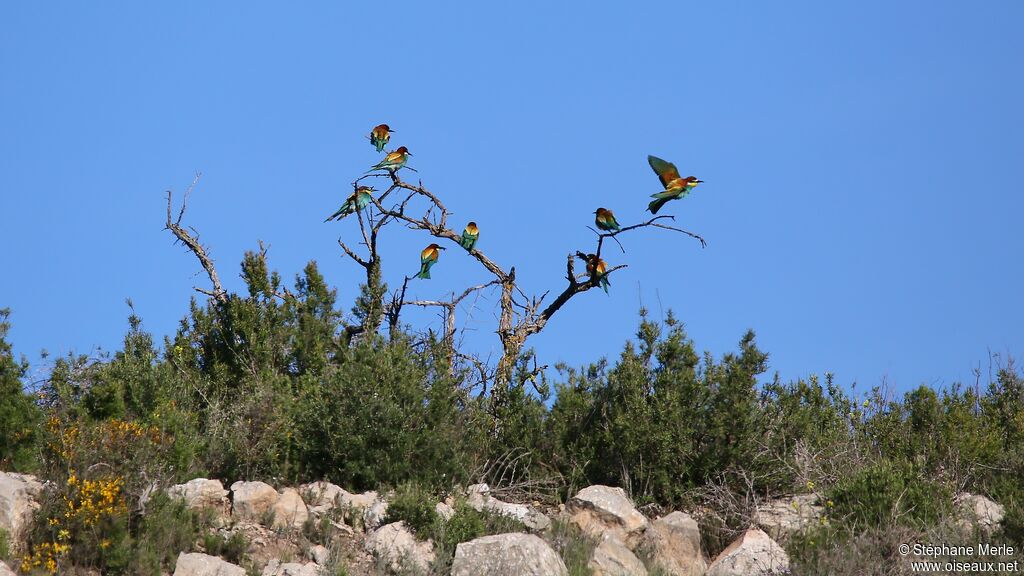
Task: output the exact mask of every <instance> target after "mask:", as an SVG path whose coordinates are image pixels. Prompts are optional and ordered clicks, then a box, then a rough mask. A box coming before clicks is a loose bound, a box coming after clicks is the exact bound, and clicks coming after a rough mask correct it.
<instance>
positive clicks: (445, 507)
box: [434, 502, 455, 522]
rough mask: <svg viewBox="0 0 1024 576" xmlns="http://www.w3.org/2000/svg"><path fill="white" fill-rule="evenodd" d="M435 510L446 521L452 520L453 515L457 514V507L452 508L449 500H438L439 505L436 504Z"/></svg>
mask: <svg viewBox="0 0 1024 576" xmlns="http://www.w3.org/2000/svg"><path fill="white" fill-rule="evenodd" d="M434 511H435V512H437V515H438V516H440V517H441V519H442V520H444V521H445V522H447V521H449V520H451V519H452V516H455V508H452V507H451V505H449V504H448V503H447V502H438V503H437V506H434Z"/></svg>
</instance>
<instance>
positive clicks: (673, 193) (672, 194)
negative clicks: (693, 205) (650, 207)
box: [651, 190, 681, 200]
mask: <svg viewBox="0 0 1024 576" xmlns="http://www.w3.org/2000/svg"><path fill="white" fill-rule="evenodd" d="M679 192H680V191H679V190H665V191H663V192H658V193H657V194H651V198H658V199H662V198H667V199H669V200H671V199H673V198H681V196H680V195H679Z"/></svg>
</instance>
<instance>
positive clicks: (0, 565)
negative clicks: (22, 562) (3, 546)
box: [0, 560, 18, 576]
mask: <svg viewBox="0 0 1024 576" xmlns="http://www.w3.org/2000/svg"><path fill="white" fill-rule="evenodd" d="M0 576H18V575H17V574H15V573H14V570H11V569H10V567H9V566H7V564H5V563H4V562H3V561H2V560H0Z"/></svg>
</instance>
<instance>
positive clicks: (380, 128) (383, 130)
mask: <svg viewBox="0 0 1024 576" xmlns="http://www.w3.org/2000/svg"><path fill="white" fill-rule="evenodd" d="M388 140H391V127H390V126H388V125H387V124H379V125H377V126H374V127H373V130H370V144H373V145H374V146H376V147H377V152H383V151H384V146H386V145H387V143H388Z"/></svg>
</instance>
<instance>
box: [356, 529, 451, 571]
mask: <svg viewBox="0 0 1024 576" xmlns="http://www.w3.org/2000/svg"><path fill="white" fill-rule="evenodd" d="M366 551H367V552H370V553H371V554H373V555H374V556H375V557H376V558H378V559H379V560H381V561H382V562H384V563H385V565H386V566H387V567H388V569H389V570H391V572H393V573H400V572H403V571H406V570H410V569H411V570H416V571H420V572H425V571H426V570H427V569H428V568H429V567H430V565H431V564H432V563H433V562H434V545H433V544H432V543H431V542H429V541H427V542H419V541H417V540H416V537H415V536H413V534H412V531H410V530H409V528H408V527H406V525H405V522H392V523H391V524H387V525H385V526H381V527H380V529H379V530H376V531H375V532H373V533H372V534H370V535H369V536H367V537H366Z"/></svg>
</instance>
